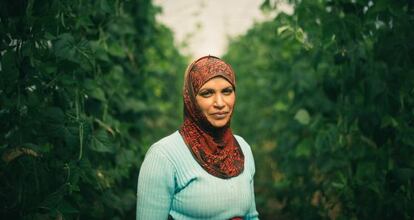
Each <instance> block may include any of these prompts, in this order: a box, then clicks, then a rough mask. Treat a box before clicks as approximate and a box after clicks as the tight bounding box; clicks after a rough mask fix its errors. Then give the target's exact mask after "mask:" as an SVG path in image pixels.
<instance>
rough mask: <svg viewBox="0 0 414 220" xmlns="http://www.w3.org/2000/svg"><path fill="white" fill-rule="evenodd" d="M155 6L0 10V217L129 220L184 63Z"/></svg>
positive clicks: (35, 2)
mask: <svg viewBox="0 0 414 220" xmlns="http://www.w3.org/2000/svg"><path fill="white" fill-rule="evenodd" d="M158 11H159V9H158V8H156V7H154V6H153V5H152V3H151V1H146V0H133V1H123V0H117V1H107V0H100V1H82V0H73V1H63V0H51V1H46V0H29V1H9V0H6V1H1V3H0V54H1V55H0V64H1V66H0V121H1V126H0V134H1V135H0V155H1V160H0V182H1V184H0V216H1V218H2V219H79V218H80V219H128V218H129V219H131V218H134V215H135V201H136V196H135V191H136V180H137V176H138V170H139V165H140V162H141V160H142V158H143V154H144V153H145V151H146V149H147V147H148V146H149V144H150V142H151V141H153V140H154V139H156V137H160V136H161V135H165V133H166V132H169V131H171V130H172V129H173V128H176V127H177V124H178V118H179V115H180V114H179V112H180V111H178V110H177V108H176V106H174V104H173V103H176V102H177V101H178V100H179V98H178V97H177V94H178V92H177V91H178V89H177V88H178V83H176V82H177V78H176V73H177V72H180V73H181V72H182V71H183V68H184V67H183V64H184V59H183V57H182V56H181V55H180V54H179V53H178V51H177V50H176V48H175V47H174V45H173V39H172V34H171V32H170V31H169V30H168V29H167V28H166V27H164V26H162V25H160V24H158V23H157V22H156V21H155V14H156V13H157V12H158Z"/></svg>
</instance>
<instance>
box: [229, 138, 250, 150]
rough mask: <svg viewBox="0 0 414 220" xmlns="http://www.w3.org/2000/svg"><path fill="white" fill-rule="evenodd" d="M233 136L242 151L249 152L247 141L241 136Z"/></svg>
mask: <svg viewBox="0 0 414 220" xmlns="http://www.w3.org/2000/svg"><path fill="white" fill-rule="evenodd" d="M233 136H234V137H235V138H236V140H237V142H238V143H239V145H240V147H241V148H242V149H243V151H245V150H247V151H249V152H251V148H250V145H249V144H248V143H247V141H246V140H245V139H244V138H243V137H242V136H240V135H237V134H233Z"/></svg>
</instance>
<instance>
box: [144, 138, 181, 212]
mask: <svg viewBox="0 0 414 220" xmlns="http://www.w3.org/2000/svg"><path fill="white" fill-rule="evenodd" d="M174 176H175V168H174V166H173V164H172V163H171V162H170V161H169V160H168V158H167V157H166V156H165V155H164V154H163V153H162V152H161V151H160V150H159V148H156V146H152V147H151V148H150V150H149V151H148V153H147V154H146V156H145V159H144V162H143V163H142V165H141V169H140V173H139V177H138V189H137V210H136V219H137V220H153V219H154V220H158V219H167V218H168V213H169V211H170V208H171V202H172V198H173V195H174V190H175V179H174Z"/></svg>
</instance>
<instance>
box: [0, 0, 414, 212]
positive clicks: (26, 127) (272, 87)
mask: <svg viewBox="0 0 414 220" xmlns="http://www.w3.org/2000/svg"><path fill="white" fill-rule="evenodd" d="M276 3H277V0H273V1H272V0H266V1H264V2H263V4H262V10H263V11H265V12H271V11H274V10H277V8H276V5H277V4H276ZM290 3H291V4H292V5H294V12H293V14H292V15H286V14H279V15H277V16H275V18H274V19H273V20H270V21H266V22H262V23H257V24H255V25H254V26H253V27H252V28H251V29H250V30H249V31H248V32H247V33H246V34H244V35H242V36H239V37H237V38H234V39H232V41H231V43H230V45H229V48H228V51H227V53H226V54H225V55H224V56H223V58H224V59H225V60H226V61H227V62H229V63H230V64H231V65H232V66H233V68H234V69H235V71H236V73H237V77H238V78H237V83H238V88H237V96H238V98H237V99H238V102H237V107H236V113H235V116H234V119H233V121H232V122H233V128H234V131H235V133H237V134H240V135H241V136H243V137H244V138H245V139H246V140H247V141H248V142H249V143H250V144H251V145H252V149H253V151H254V156H255V161H256V170H257V171H256V179H255V184H256V185H255V188H256V203H257V207H258V210H259V213H260V217H261V219H414V201H413V199H414V186H413V181H414V160H413V159H412V158H413V155H414V44H413V43H412V39H414V29H413V27H414V3H413V1H409V0H377V1H368V0H330V1H328V0H326V1H324V0H318V1H313V0H312V1H311V0H302V1H294V0H292V1H290ZM159 10H160V9H159V8H157V7H155V6H154V5H153V4H152V3H151V2H150V1H146V0H130V1H124V0H117V1H105V0H100V1H82V0H72V1H62V0H15V1H11V0H6V1H1V3H0V56H1V57H0V64H1V66H0V76H1V77H0V121H1V126H0V131H1V132H0V134H1V136H0V155H1V160H0V181H1V184H0V204H1V207H0V217H1V219H134V218H135V201H136V198H135V191H136V180H137V176H138V170H139V166H140V163H141V161H142V159H143V157H144V155H145V152H146V150H147V149H148V147H149V146H150V145H151V144H152V143H153V142H154V141H156V140H157V139H159V138H160V137H162V136H164V135H167V134H169V133H171V132H173V131H174V130H176V129H177V128H178V126H179V125H180V123H181V118H182V116H181V114H182V104H181V102H182V100H181V84H182V75H183V72H184V70H185V66H186V64H187V63H188V62H190V60H189V59H188V58H186V57H185V56H183V55H182V54H180V52H179V51H178V49H177V48H176V47H175V46H174V41H173V34H172V33H171V31H170V30H169V29H168V28H166V27H165V26H163V25H162V24H160V23H158V22H157V21H156V20H155V15H156V14H157V13H158V12H159Z"/></svg>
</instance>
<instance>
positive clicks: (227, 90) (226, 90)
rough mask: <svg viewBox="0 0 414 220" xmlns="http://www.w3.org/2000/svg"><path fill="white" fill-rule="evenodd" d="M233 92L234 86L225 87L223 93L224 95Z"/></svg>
mask: <svg viewBox="0 0 414 220" xmlns="http://www.w3.org/2000/svg"><path fill="white" fill-rule="evenodd" d="M232 92H233V89H232V88H227V89H224V90H223V94H224V95H230V94H231V93H232Z"/></svg>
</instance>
